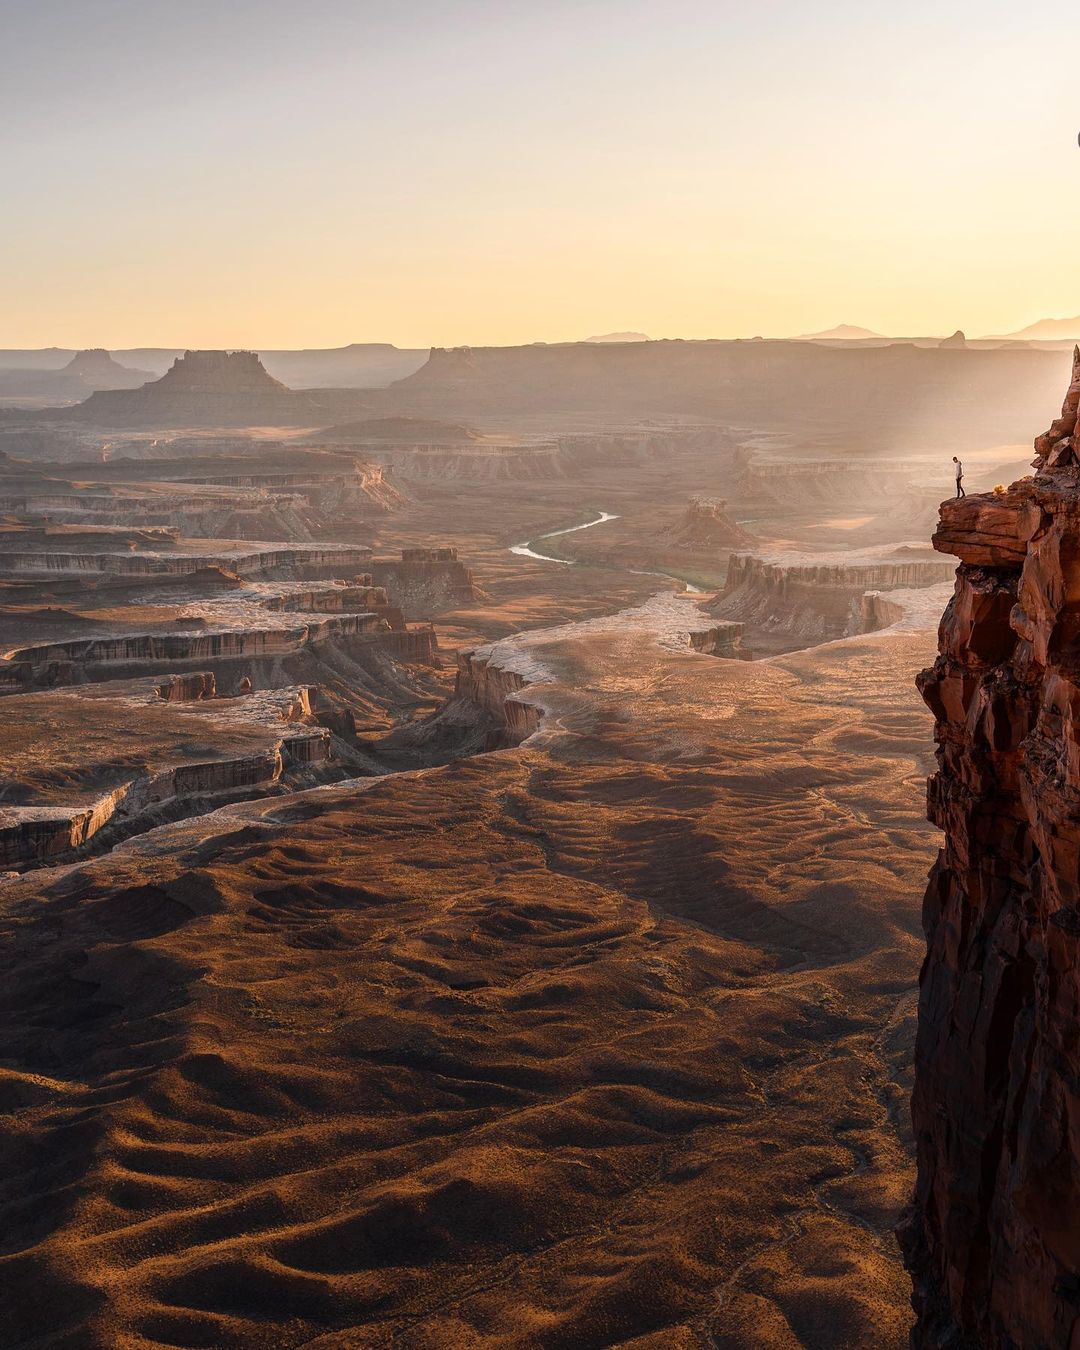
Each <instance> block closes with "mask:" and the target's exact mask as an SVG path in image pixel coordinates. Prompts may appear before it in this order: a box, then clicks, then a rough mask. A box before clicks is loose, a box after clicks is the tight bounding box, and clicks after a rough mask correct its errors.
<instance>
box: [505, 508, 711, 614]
mask: <svg viewBox="0 0 1080 1350" xmlns="http://www.w3.org/2000/svg"><path fill="white" fill-rule="evenodd" d="M618 519H619V517H618V516H617V515H616V514H615V513H614V512H612V511H601V512H600V514H599V515H598V516H597V517H596V519H595V520H587V521H586V522H585V523H584V525H571V526H569V527H568V528H567V529H565V530H549V531H548V533H547V534H541V535H538V536H537V538H536V539H526V541H525V542H524V543H523V544H513V545H512V546H511V548H510V552H511V553H516V554H517V555H518V557H519V558H536V559H537V560H538V561H539V562H553V563H562V564H563V566H564V567H573V566H574V563H575V561H576V560H575V559H574V558H553V557H552V556H551V554H550V553H538V552H537V551H536V549H534V548H533V544H540V543H543V541H544V540H545V539H557V538H558V537H559V535H561V534H576V533H577V531H578V530H591V529H592V528H593V526H594V525H603V524H605V523H606V522H607V521H609V520H618ZM628 570H629V571H631V572H633V573H634V575H635V576H640V577H664V578H665V579H666V580H668V581H675V582H678V583H679V584H680V585H683V586H685V587H686V590H687V593H688V594H689V595H702V594H704V592H703V591H702V589H701V587H700V586H694V585H693V584H692V583H691V582H689V581H687V580H686V579H685V577H674V576H672V575H671V573H670V572H645V571H638V570H637V569H636V568H629V569H628Z"/></svg>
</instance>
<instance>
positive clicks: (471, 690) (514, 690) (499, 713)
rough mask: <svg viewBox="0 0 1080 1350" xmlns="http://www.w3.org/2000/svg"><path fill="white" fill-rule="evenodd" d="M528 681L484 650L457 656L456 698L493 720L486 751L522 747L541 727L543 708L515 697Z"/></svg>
mask: <svg viewBox="0 0 1080 1350" xmlns="http://www.w3.org/2000/svg"><path fill="white" fill-rule="evenodd" d="M527 684H528V681H527V680H526V679H524V677H523V676H521V675H519V674H518V673H517V672H516V671H513V670H504V669H502V667H500V666H497V665H494V664H492V662H491V660H490V658H489V657H488V656H487V655H486V654H485V653H484V652H482V651H476V652H463V653H462V654H461V655H460V656H459V657H458V673H457V682H456V685H455V687H454V698H455V699H463V700H465V701H467V702H469V703H474V704H476V705H477V706H478V707H480V708H482V709H483V710H484V712H486V713H487V714H488V715H489V717H490V718H491V722H492V727H491V730H490V732H489V735H488V744H487V747H486V748H487V749H489V750H495V749H502V748H504V747H507V746H513V745H520V744H521V742H522V741H524V740H526V739H527V738H528V737H529V736H531V735H532V734H533V732H534V731H537V730H538V729H539V727H540V717H541V712H540V709H539V708H537V707H535V706H534V705H533V704H531V703H526V702H524V700H522V699H519V698H516V697H515V695H517V694H519V693H520V692H521V691H522V690H523V689H525V688H526V686H527Z"/></svg>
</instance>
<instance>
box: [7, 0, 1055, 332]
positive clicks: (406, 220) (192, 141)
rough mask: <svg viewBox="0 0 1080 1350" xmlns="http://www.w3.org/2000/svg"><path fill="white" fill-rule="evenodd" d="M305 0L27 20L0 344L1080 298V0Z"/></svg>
mask: <svg viewBox="0 0 1080 1350" xmlns="http://www.w3.org/2000/svg"><path fill="white" fill-rule="evenodd" d="M868 8H873V9H875V11H876V12H874V13H868V12H867V10H868ZM298 10H299V7H296V6H294V5H292V4H286V3H284V0H263V2H262V3H255V0H235V3H234V4H232V5H230V6H227V7H222V6H219V5H214V4H210V3H207V2H204V0H192V3H191V4H189V5H187V6H185V7H183V8H182V9H181V10H179V11H175V12H173V11H166V10H165V9H164V8H163V7H162V8H160V9H159V7H155V6H146V5H143V4H138V5H136V4H135V3H134V0H110V2H107V3H103V4H101V5H95V6H83V5H80V4H76V3H74V0H52V2H51V3H50V2H49V0H46V3H44V4H42V5H40V6H26V7H24V9H23V10H22V11H21V12H20V13H18V14H17V15H15V16H14V17H13V18H12V19H10V20H7V19H5V26H6V27H7V28H8V29H10V30H11V31H10V32H9V38H10V39H11V40H9V41H8V42H7V43H6V44H5V45H4V52H5V53H6V54H0V74H2V75H3V77H4V78H3V80H2V81H0V89H2V91H3V92H2V93H0V99H2V100H3V106H4V116H5V125H6V126H7V128H8V131H9V136H8V137H7V138H6V142H7V144H6V148H5V155H4V161H5V162H4V181H5V198H6V200H5V211H4V213H3V218H2V220H0V243H2V245H3V250H4V257H5V260H6V262H7V267H6V269H5V270H6V273H7V275H6V278H5V296H4V306H3V311H2V319H3V322H2V323H0V347H41V346H63V347H86V346H104V347H108V348H110V349H114V350H115V349H118V348H130V347H138V346H157V347H161V346H170V345H175V346H180V347H217V348H220V347H226V348H234V347H253V348H255V349H260V348H262V349H268V348H295V347H337V346H344V345H346V344H348V343H350V342H393V343H395V344H396V345H397V346H399V347H418V348H426V347H429V346H433V345H434V346H456V345H460V344H469V345H474V346H482V345H504V344H515V343H522V342H532V341H547V342H560V341H568V340H573V339H580V338H584V337H587V336H590V335H593V334H597V333H606V332H610V331H617V330H623V329H633V330H640V331H642V332H645V333H648V334H649V335H650V336H651V337H683V338H706V337H716V338H725V337H750V336H753V335H755V334H763V335H765V336H773V337H779V336H794V335H798V334H802V333H807V332H813V331H818V330H821V329H827V328H831V327H833V326H834V325H835V324H839V323H850V324H855V325H859V326H863V327H866V328H870V329H874V330H876V331H878V332H882V333H887V334H890V335H893V336H924V335H930V334H941V335H944V334H948V333H951V332H952V331H954V330H955V329H957V328H962V329H964V331H965V332H967V334H968V335H969V336H971V337H976V336H983V335H990V334H997V333H1007V332H1011V331H1015V330H1017V329H1020V328H1022V327H1024V326H1026V325H1027V324H1029V323H1031V322H1033V321H1035V320H1038V319H1043V318H1050V317H1055V316H1064V317H1069V316H1071V315H1073V314H1080V275H1078V272H1077V268H1076V244H1075V225H1074V221H1075V220H1076V218H1077V215H1078V209H1080V150H1078V149H1077V144H1076V130H1077V126H1076V123H1077V122H1078V121H1080V109H1077V107H1076V106H1075V101H1074V100H1073V99H1072V97H1071V88H1072V84H1073V78H1072V70H1071V66H1072V59H1071V51H1072V44H1071V43H1069V42H1068V41H1067V38H1068V36H1069V34H1070V32H1071V31H1072V30H1073V29H1074V28H1075V26H1076V20H1075V16H1074V15H1073V14H1072V12H1071V11H1070V9H1069V8H1068V7H1067V6H1066V5H1065V4H1064V3H1061V2H1060V0H1053V3H1044V4H1040V5H1036V6H1034V7H1030V8H1028V9H1027V10H1025V11H1023V12H1017V11H1016V9H1015V7H1011V6H1007V5H1005V4H993V3H990V4H987V3H982V4H975V3H969V0H955V2H954V3H953V4H952V5H950V6H948V7H947V12H942V7H940V6H936V5H931V4H930V3H928V2H927V0H915V3H913V4H911V5H909V6H906V7H905V8H904V10H903V12H899V13H898V12H894V11H892V10H889V11H886V9H885V8H884V7H867V6H865V4H862V5H859V4H855V3H853V2H852V3H848V0H837V2H836V3H834V4H832V5H830V6H829V7H828V13H823V12H822V11H821V7H817V6H814V7H805V6H799V5H797V4H795V3H794V0H765V2H764V3H762V4H761V5H759V6H756V7H755V9H754V13H752V14H748V13H746V12H745V7H743V6H735V5H728V4H716V3H705V0H670V2H669V3H664V4H660V3H658V2H654V0H649V2H648V3H645V2H643V0H623V2H621V3H616V0H594V3H591V4H589V5H586V6H581V5H572V4H569V3H564V2H563V0H550V2H549V3H548V4H545V5H544V6H540V7H538V6H534V5H532V4H527V3H524V2H522V3H517V2H516V0H512V2H511V3H503V4H498V5H496V4H489V3H479V2H478V0H477V2H468V0H451V3H444V4H441V5H437V4H433V3H427V2H426V0H413V2H412V3H405V4H403V5H402V6H400V7H396V8H394V9H393V10H392V11H391V10H389V9H388V8H387V7H385V6H383V7H376V6H374V5H369V4H366V3H359V4H357V3H351V4H350V3H346V0H325V2H324V3H318V2H316V3H314V4H312V5H310V6H306V7H304V10H303V13H300V12H298ZM538 11H540V12H538Z"/></svg>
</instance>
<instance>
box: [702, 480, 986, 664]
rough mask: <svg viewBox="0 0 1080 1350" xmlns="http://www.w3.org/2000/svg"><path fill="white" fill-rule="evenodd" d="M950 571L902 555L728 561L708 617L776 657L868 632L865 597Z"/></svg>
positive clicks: (925, 583)
mask: <svg viewBox="0 0 1080 1350" xmlns="http://www.w3.org/2000/svg"><path fill="white" fill-rule="evenodd" d="M967 500H968V501H972V502H974V501H975V498H967ZM950 571H951V568H949V566H948V565H947V564H942V563H940V562H938V561H936V560H933V559H927V558H923V557H919V556H918V554H917V553H915V552H913V551H911V550H905V549H904V548H899V549H896V550H893V551H891V552H889V553H887V554H882V553H880V552H878V553H874V552H873V551H870V552H869V553H868V554H866V555H859V554H857V553H854V552H852V553H848V554H846V555H831V556H822V557H821V558H819V559H817V560H815V558H814V556H813V555H811V554H806V555H794V556H786V557H783V558H778V559H777V560H770V559H764V558H758V557H754V556H752V555H750V554H738V553H733V554H732V555H731V557H730V558H729V560H728V570H727V582H726V585H725V586H724V589H723V591H722V592H721V594H720V595H719V596H718V597H717V598H716V600H715V601H714V602H713V603H712V604H711V605H710V606H709V611H710V613H712V614H715V615H716V616H717V617H718V618H722V619H728V620H735V621H738V622H741V623H744V624H745V625H746V626H747V628H748V630H749V631H750V634H751V638H752V645H753V646H754V647H755V648H756V647H758V646H759V645H760V644H761V642H762V640H763V639H768V640H769V641H770V642H772V643H774V644H776V643H779V644H781V649H782V648H783V646H785V645H786V647H789V648H790V647H793V646H800V645H803V646H805V645H808V644H810V643H813V642H828V641H831V640H832V639H834V638H838V637H845V636H850V635H851V634H853V633H861V632H865V631H866V618H867V614H866V612H865V611H864V607H863V597H864V596H865V594H866V592H867V591H870V590H874V591H883V590H885V591H887V590H900V589H909V588H910V589H917V588H921V587H929V586H932V585H934V584H935V583H938V582H942V581H945V580H947V579H948V576H949V573H950ZM871 617H872V616H871ZM873 626H874V627H881V626H882V625H881V624H880V623H875V624H874V625H873Z"/></svg>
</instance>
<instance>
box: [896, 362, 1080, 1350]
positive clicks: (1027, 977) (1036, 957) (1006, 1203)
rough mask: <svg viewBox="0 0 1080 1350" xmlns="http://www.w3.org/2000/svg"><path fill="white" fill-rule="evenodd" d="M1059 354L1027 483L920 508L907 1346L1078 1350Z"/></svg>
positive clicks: (1078, 738)
mask: <svg viewBox="0 0 1080 1350" xmlns="http://www.w3.org/2000/svg"><path fill="white" fill-rule="evenodd" d="M1078 407H1080V357H1078V360H1077V367H1076V370H1075V371H1074V378H1073V382H1072V385H1071V387H1070V390H1069V395H1068V398H1067V399H1066V404H1065V410H1064V413H1063V415H1062V418H1061V419H1059V420H1058V421H1057V422H1055V423H1054V426H1053V428H1052V429H1051V431H1050V432H1049V433H1047V435H1045V436H1043V437H1040V438H1039V440H1038V441H1037V442H1036V452H1037V458H1036V469H1037V472H1036V474H1035V476H1034V477H1033V478H1029V479H1024V480H1023V481H1021V482H1019V483H1015V484H1013V485H1012V487H1011V488H1009V489H1008V490H1007V491H1004V492H999V493H993V494H987V495H984V496H972V497H968V498H966V499H962V500H960V501H950V502H945V503H943V504H942V508H941V524H940V527H939V530H938V532H937V534H936V535H935V541H934V542H935V546H936V547H938V548H939V549H941V550H942V551H943V552H950V553H953V554H955V555H956V556H957V557H959V558H960V559H961V565H960V567H959V569H958V571H957V578H956V590H955V593H954V596H953V599H952V600H951V602H950V604H949V606H948V608H947V609H946V611H945V615H944V617H943V619H942V622H941V628H940V641H939V652H940V654H939V656H938V658H937V661H936V662H935V664H934V666H933V668H932V669H930V670H926V671H924V672H923V673H922V675H921V676H920V677H919V688H920V690H921V692H922V694H923V697H924V698H925V699H926V702H927V703H928V704H929V706H930V708H931V709H932V711H933V713H934V716H935V718H936V721H937V725H936V738H937V745H938V750H937V759H938V765H939V768H938V772H937V773H936V774H935V775H934V777H933V778H932V779H931V780H930V784H929V815H930V818H931V820H932V821H934V822H935V823H936V824H938V825H939V826H940V827H941V828H942V830H944V832H945V846H944V848H943V849H942V851H941V854H940V857H939V860H938V862H937V864H936V865H935V867H934V869H933V871H932V873H931V876H930V882H929V886H928V888H927V892H926V898H925V901H924V911H923V919H924V926H925V929H926V935H927V944H928V950H927V957H926V963H925V966H924V968H923V974H922V984H921V999H920V1010H919V1035H918V1043H917V1049H916V1078H915V1091H914V1096H913V1101H912V1116H913V1124H914V1128H915V1134H916V1139H917V1148H918V1181H917V1189H916V1196H915V1203H914V1206H913V1209H912V1211H911V1213H910V1215H909V1218H908V1220H907V1221H906V1223H905V1225H904V1228H903V1231H902V1238H903V1241H904V1245H905V1249H906V1254H907V1259H908V1264H909V1266H910V1268H911V1271H912V1274H913V1276H914V1282H915V1294H914V1302H915V1307H916V1310H917V1312H918V1314H919V1321H918V1326H917V1328H916V1331H915V1333H914V1343H915V1344H916V1345H919V1346H945V1345H949V1346H967V1345H972V1346H975V1345H977V1346H991V1347H1051V1346H1062V1347H1064V1346H1075V1345H1077V1344H1080V1277H1078V1274H1077V1272H1078V1271H1080V1222H1078V1221H1077V1218H1076V1215H1077V1213H1078V1210H1080V1098H1078V1094H1077V1083H1078V1074H1080V903H1078V902H1080V467H1078V466H1077V464H1076V460H1075V457H1074V455H1073V450H1072V438H1073V435H1074V433H1075V429H1076V420H1077V409H1078Z"/></svg>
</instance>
